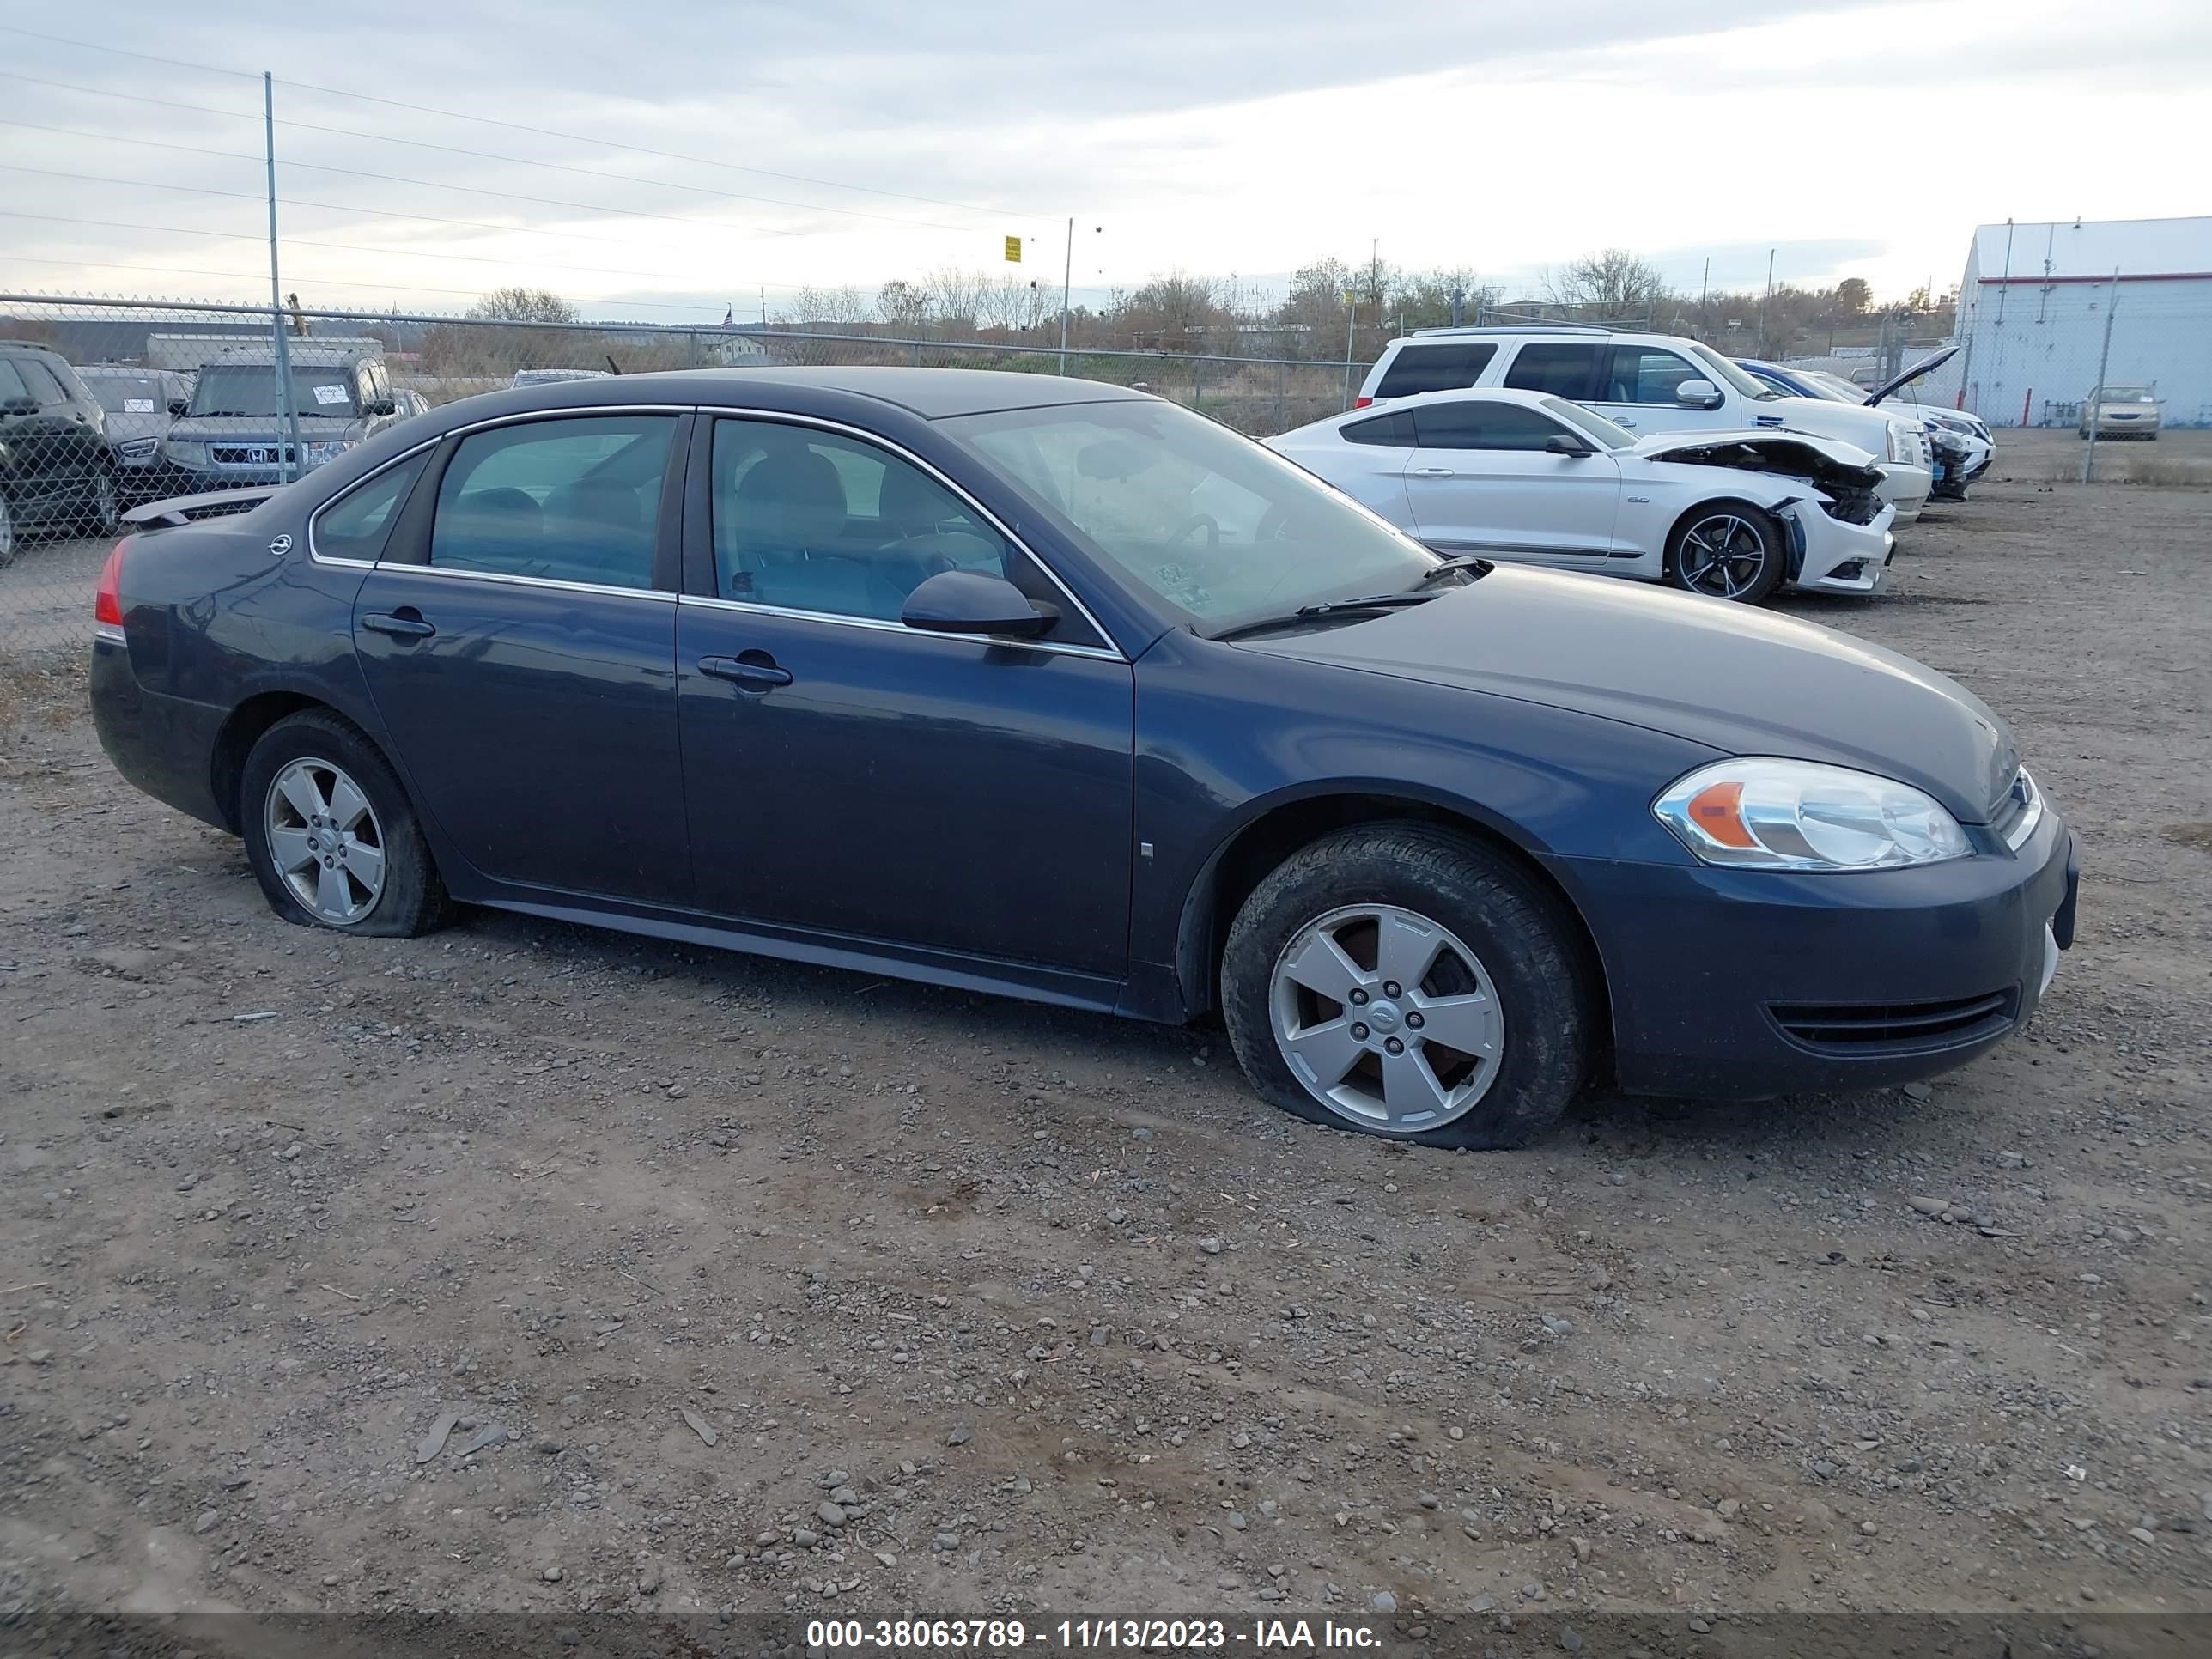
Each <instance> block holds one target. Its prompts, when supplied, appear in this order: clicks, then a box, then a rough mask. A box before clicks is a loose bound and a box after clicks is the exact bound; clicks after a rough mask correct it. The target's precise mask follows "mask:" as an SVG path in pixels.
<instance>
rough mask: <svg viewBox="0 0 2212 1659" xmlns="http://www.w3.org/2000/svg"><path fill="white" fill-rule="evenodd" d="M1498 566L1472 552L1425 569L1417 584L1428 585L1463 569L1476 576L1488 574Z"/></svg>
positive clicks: (1420, 585)
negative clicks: (1430, 568) (1431, 568)
mask: <svg viewBox="0 0 2212 1659" xmlns="http://www.w3.org/2000/svg"><path fill="white" fill-rule="evenodd" d="M1495 568H1497V567H1495V566H1494V565H1492V563H1491V562H1490V561H1489V560H1487V559H1479V558H1477V557H1475V556H1474V555H1473V554H1471V553H1470V554H1468V555H1467V556H1465V557H1463V558H1456V559H1446V560H1445V561H1444V562H1443V563H1442V564H1440V565H1438V566H1437V568H1435V569H1433V570H1425V571H1423V572H1422V573H1421V580H1419V583H1417V584H1416V586H1419V587H1426V586H1428V585H1429V584H1430V583H1431V582H1432V581H1435V580H1437V579H1438V578H1440V577H1443V576H1449V575H1453V574H1456V573H1458V572H1460V571H1462V570H1464V571H1467V572H1468V573H1469V574H1470V575H1471V576H1474V577H1481V576H1487V575H1488V574H1490V573H1491V572H1492V570H1493V569H1495Z"/></svg>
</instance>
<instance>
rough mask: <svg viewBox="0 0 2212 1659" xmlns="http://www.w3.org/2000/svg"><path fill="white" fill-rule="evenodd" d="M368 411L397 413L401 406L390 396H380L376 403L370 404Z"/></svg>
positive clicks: (388, 413)
mask: <svg viewBox="0 0 2212 1659" xmlns="http://www.w3.org/2000/svg"><path fill="white" fill-rule="evenodd" d="M368 412H369V413H370V414H372V415H397V414H398V412H399V406H398V404H395V403H393V402H392V399H391V398H378V399H377V400H376V401H375V402H374V403H372V404H369V406H368Z"/></svg>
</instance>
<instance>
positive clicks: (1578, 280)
mask: <svg viewBox="0 0 2212 1659" xmlns="http://www.w3.org/2000/svg"><path fill="white" fill-rule="evenodd" d="M1544 297H1545V299H1547V301H1550V302H1551V303H1552V304H1553V305H1555V306H1563V307H1569V308H1571V310H1572V311H1573V312H1574V313H1575V314H1576V315H1577V317H1580V318H1583V319H1588V320H1590V321H1593V322H1617V321H1622V320H1626V319H1629V318H1637V319H1642V318H1644V317H1645V316H1647V315H1649V314H1650V312H1651V310H1652V308H1653V307H1656V306H1657V305H1658V304H1659V303H1660V302H1661V301H1664V300H1665V299H1666V297H1667V281H1666V278H1664V277H1663V276H1661V275H1660V274H1659V271H1658V270H1657V268H1656V266H1654V265H1652V264H1650V262H1649V261H1647V260H1645V259H1644V258H1642V257H1641V256H1639V255H1638V254H1634V253H1631V252H1629V251H1628V250H1627V249H1626V248H1621V247H1609V248H1607V249H1605V250H1603V251H1602V252H1597V253H1585V254H1584V255H1583V257H1582V258H1579V259H1577V260H1575V261H1573V262H1572V263H1571V264H1567V265H1565V266H1564V267H1562V268H1559V269H1558V270H1548V271H1547V272H1545V274H1544Z"/></svg>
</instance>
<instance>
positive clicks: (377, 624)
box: [361, 611, 438, 640]
mask: <svg viewBox="0 0 2212 1659" xmlns="http://www.w3.org/2000/svg"><path fill="white" fill-rule="evenodd" d="M361 625H362V627H363V628H366V629H368V630H369V632H371V633H372V634H390V635H392V636H393V637H395V638H397V639H403V640H427V639H428V638H429V637H430V636H431V635H433V634H435V633H436V632H437V631H438V630H437V629H435V628H433V627H432V626H431V625H430V624H429V623H426V622H424V621H423V620H422V618H421V617H410V616H404V615H402V616H397V617H392V616H386V615H385V614H384V613H383V612H381V611H378V612H375V613H373V614H371V615H369V616H366V617H362V619H361Z"/></svg>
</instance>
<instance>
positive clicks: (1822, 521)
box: [1790, 501, 1897, 596]
mask: <svg viewBox="0 0 2212 1659" xmlns="http://www.w3.org/2000/svg"><path fill="white" fill-rule="evenodd" d="M1790 510H1791V512H1792V513H1794V514H1795V516H1796V520H1797V523H1798V526H1799V528H1800V530H1801V531H1802V533H1803V536H1804V550H1803V552H1802V555H1801V556H1800V562H1799V564H1798V569H1797V574H1796V577H1795V578H1794V579H1793V585H1794V586H1796V587H1798V588H1800V589H1802V590H1803V591H1804V592H1808V593H1851V594H1857V595H1861V596H1863V595H1866V594H1869V593H1878V592H1881V585H1882V583H1883V582H1885V581H1886V580H1888V577H1889V561H1890V556H1891V555H1892V554H1893V553H1894V552H1895V551H1896V550H1897V538H1896V537H1895V536H1894V535H1893V534H1891V533H1890V528H1889V526H1890V525H1891V524H1892V523H1893V521H1894V515H1893V513H1888V512H1882V513H1876V514H1875V518H1874V521H1873V522H1872V523H1871V524H1850V523H1846V522H1845V521H1844V520H1841V519H1836V518H1831V517H1830V516H1829V515H1828V514H1827V513H1825V512H1823V511H1822V510H1821V509H1820V506H1819V505H1818V504H1817V503H1815V502H1811V501H1807V502H1802V503H1801V504H1799V505H1798V506H1796V507H1793V508H1792V509H1790Z"/></svg>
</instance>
